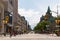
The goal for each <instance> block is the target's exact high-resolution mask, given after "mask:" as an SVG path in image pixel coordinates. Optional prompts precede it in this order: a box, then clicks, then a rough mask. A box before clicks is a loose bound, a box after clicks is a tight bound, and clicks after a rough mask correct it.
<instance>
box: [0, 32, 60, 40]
mask: <svg viewBox="0 0 60 40" xmlns="http://www.w3.org/2000/svg"><path fill="white" fill-rule="evenodd" d="M59 39H60V37H57V36H56V35H55V34H53V35H52V34H34V33H29V34H21V35H17V36H12V37H11V38H10V37H9V35H7V36H6V37H4V36H2V37H1V36H0V40H59Z"/></svg>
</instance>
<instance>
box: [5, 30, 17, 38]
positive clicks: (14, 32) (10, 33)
mask: <svg viewBox="0 0 60 40" xmlns="http://www.w3.org/2000/svg"><path fill="white" fill-rule="evenodd" d="M9 35H10V37H11V36H12V35H14V36H16V31H10V32H9ZM4 36H6V33H4Z"/></svg>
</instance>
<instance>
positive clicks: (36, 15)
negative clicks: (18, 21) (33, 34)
mask: <svg viewBox="0 0 60 40" xmlns="http://www.w3.org/2000/svg"><path fill="white" fill-rule="evenodd" d="M18 13H19V14H20V15H22V16H25V18H26V20H27V21H28V22H29V24H30V25H31V28H32V29H33V28H34V26H36V24H37V23H38V22H39V21H40V17H41V15H42V14H40V12H39V11H36V10H34V9H29V10H26V9H24V8H23V9H22V8H21V9H18Z"/></svg>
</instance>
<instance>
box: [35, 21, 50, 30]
mask: <svg viewBox="0 0 60 40" xmlns="http://www.w3.org/2000/svg"><path fill="white" fill-rule="evenodd" d="M49 24H50V22H49V21H41V22H39V23H38V24H37V25H36V26H35V28H34V31H36V30H38V31H42V30H46V25H49Z"/></svg>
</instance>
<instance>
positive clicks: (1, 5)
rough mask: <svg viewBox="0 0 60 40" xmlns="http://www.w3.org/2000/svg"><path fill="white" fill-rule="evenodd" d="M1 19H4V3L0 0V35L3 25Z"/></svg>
mask: <svg viewBox="0 0 60 40" xmlns="http://www.w3.org/2000/svg"><path fill="white" fill-rule="evenodd" d="M2 19H4V3H3V1H2V0H0V33H3V32H4V31H3V30H4V23H3V22H2Z"/></svg>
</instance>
